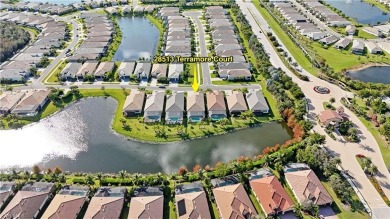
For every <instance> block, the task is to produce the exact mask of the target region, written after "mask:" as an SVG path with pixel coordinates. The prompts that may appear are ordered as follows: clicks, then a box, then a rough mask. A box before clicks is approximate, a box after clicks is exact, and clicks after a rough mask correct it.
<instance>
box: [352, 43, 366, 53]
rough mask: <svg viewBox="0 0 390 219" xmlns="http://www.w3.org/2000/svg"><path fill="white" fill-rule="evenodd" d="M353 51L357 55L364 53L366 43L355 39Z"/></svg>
mask: <svg viewBox="0 0 390 219" xmlns="http://www.w3.org/2000/svg"><path fill="white" fill-rule="evenodd" d="M351 52H352V53H353V54H356V55H362V54H363V53H364V43H363V42H361V41H359V40H353V42H352V51H351Z"/></svg>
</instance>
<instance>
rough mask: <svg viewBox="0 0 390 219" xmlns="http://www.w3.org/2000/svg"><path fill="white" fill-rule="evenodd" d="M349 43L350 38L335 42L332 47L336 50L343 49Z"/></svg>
mask: <svg viewBox="0 0 390 219" xmlns="http://www.w3.org/2000/svg"><path fill="white" fill-rule="evenodd" d="M351 41H352V40H351V38H348V37H344V38H341V39H340V40H339V41H337V43H336V44H334V47H335V48H336V49H345V48H346V47H347V46H348V45H349V44H350V43H351Z"/></svg>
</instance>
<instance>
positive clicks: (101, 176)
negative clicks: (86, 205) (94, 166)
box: [96, 173, 103, 186]
mask: <svg viewBox="0 0 390 219" xmlns="http://www.w3.org/2000/svg"><path fill="white" fill-rule="evenodd" d="M96 178H97V179H98V180H99V186H101V185H102V179H103V174H102V173H97V174H96Z"/></svg>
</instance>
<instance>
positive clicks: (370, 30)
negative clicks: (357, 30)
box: [362, 27, 384, 37]
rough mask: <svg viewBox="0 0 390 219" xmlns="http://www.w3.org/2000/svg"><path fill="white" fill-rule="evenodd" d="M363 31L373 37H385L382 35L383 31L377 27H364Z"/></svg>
mask: <svg viewBox="0 0 390 219" xmlns="http://www.w3.org/2000/svg"><path fill="white" fill-rule="evenodd" d="M362 30H363V31H364V32H366V33H369V34H371V35H374V36H376V37H383V36H384V34H383V33H382V31H381V30H379V29H378V28H375V27H363V28H362Z"/></svg>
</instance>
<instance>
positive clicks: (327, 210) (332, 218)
mask: <svg viewBox="0 0 390 219" xmlns="http://www.w3.org/2000/svg"><path fill="white" fill-rule="evenodd" d="M319 215H320V216H322V217H324V219H338V217H337V215H336V214H335V213H334V211H333V209H332V207H330V206H326V207H320V212H319Z"/></svg>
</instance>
